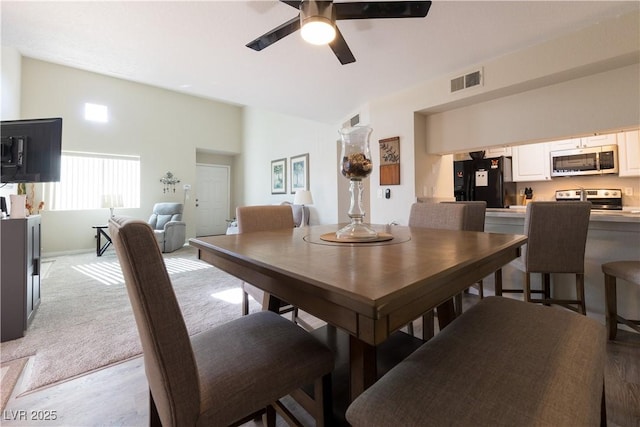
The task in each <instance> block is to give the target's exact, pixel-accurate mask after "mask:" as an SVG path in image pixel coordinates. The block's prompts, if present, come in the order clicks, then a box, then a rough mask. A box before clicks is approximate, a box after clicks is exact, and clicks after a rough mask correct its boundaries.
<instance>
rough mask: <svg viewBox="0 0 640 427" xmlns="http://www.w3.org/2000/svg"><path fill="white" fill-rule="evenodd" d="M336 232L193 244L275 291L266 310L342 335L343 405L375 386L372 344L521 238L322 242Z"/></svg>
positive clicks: (399, 230)
mask: <svg viewBox="0 0 640 427" xmlns="http://www.w3.org/2000/svg"><path fill="white" fill-rule="evenodd" d="M341 226H342V225H341V224H334V225H320V226H311V227H303V228H293V229H284V230H277V231H261V232H254V233H245V234H234V235H221V236H210V237H198V238H193V239H190V240H189V243H190V245H192V246H194V247H196V248H197V249H198V252H199V258H200V259H201V260H203V261H206V262H208V263H210V264H212V265H214V266H216V267H218V268H220V269H221V270H223V271H226V272H227V273H229V274H231V275H233V276H236V277H238V278H240V279H242V280H243V281H245V282H248V283H251V284H253V285H254V286H257V287H258V288H261V289H262V290H264V291H266V292H267V293H268V294H269V295H271V300H270V301H271V302H270V303H269V304H270V305H269V307H270V308H272V309H276V308H277V307H278V304H279V300H284V301H287V302H288V303H290V304H293V305H294V306H296V307H298V308H299V309H300V310H303V311H305V312H307V313H309V314H311V315H313V316H315V317H317V318H319V319H321V320H323V321H325V322H327V324H328V325H332V326H333V327H335V328H337V329H338V330H341V331H345V332H346V333H347V334H348V336H349V340H348V347H349V371H350V373H349V376H350V380H349V383H350V395H349V400H353V399H354V398H355V397H357V396H358V395H359V394H360V393H362V392H363V391H364V390H365V389H366V388H367V387H369V386H370V385H371V384H373V383H374V382H375V381H376V379H377V377H378V372H377V361H376V357H377V352H376V349H377V347H379V346H380V345H382V344H383V343H384V342H385V341H386V340H388V339H389V338H390V337H391V336H392V334H394V333H396V331H398V330H399V329H400V328H402V327H403V326H404V325H406V324H407V323H409V322H411V321H413V320H414V319H416V318H418V317H420V316H421V315H422V314H424V313H425V312H428V311H429V310H432V309H434V308H436V307H438V306H440V305H442V304H446V303H447V302H448V301H451V298H452V297H454V296H455V295H456V294H458V293H460V292H462V291H464V290H465V289H466V288H468V287H469V286H470V285H471V284H473V283H475V282H477V281H479V280H481V279H483V278H484V277H486V276H488V275H490V274H492V273H494V272H496V271H497V270H499V269H500V268H501V267H502V266H503V265H505V264H507V263H508V262H510V261H511V260H513V259H515V258H516V257H518V256H519V254H520V247H521V246H522V245H523V244H525V243H526V240H527V239H526V236H522V235H513V234H495V233H482V232H473V231H456V230H438V229H428V228H415V227H413V228H412V227H404V226H374V227H375V228H376V229H377V230H378V231H379V232H381V233H390V234H391V235H392V236H393V238H392V239H391V240H388V241H384V242H367V243H341V242H338V243H336V242H329V241H325V240H323V239H322V238H321V236H323V235H325V234H327V233H332V232H335V231H336V230H338V229H339V228H340V227H341ZM438 316H439V317H441V314H440V312H439V313H438ZM440 320H441V322H442V319H440ZM445 323H446V321H445ZM441 324H442V323H441Z"/></svg>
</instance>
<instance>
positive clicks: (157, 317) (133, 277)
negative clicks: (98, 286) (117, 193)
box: [109, 217, 334, 427]
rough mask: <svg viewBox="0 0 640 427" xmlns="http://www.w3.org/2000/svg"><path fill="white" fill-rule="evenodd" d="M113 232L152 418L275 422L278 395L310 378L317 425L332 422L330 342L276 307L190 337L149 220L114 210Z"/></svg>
mask: <svg viewBox="0 0 640 427" xmlns="http://www.w3.org/2000/svg"><path fill="white" fill-rule="evenodd" d="M109 232H110V234H111V237H112V239H113V243H114V245H115V249H116V254H117V256H118V259H119V261H120V266H121V268H122V272H123V274H124V277H125V284H126V288H127V293H128V294H129V299H130V301H131V306H132V308H133V313H134V316H135V320H136V325H137V327H138V333H139V335H140V340H141V342H142V352H143V357H144V367H145V373H146V376H147V380H148V382H149V390H150V396H149V397H150V425H153V426H160V425H161V426H164V427H167V426H227V425H237V424H240V423H241V422H245V421H249V420H251V419H252V418H254V417H256V416H258V415H259V414H261V413H266V414H267V424H268V425H274V424H275V411H280V410H282V407H281V406H280V405H281V404H280V402H279V399H280V398H282V397H284V396H286V395H289V394H292V393H296V390H298V389H299V388H300V387H302V386H305V385H307V384H312V383H315V389H314V396H315V399H314V405H313V407H312V412H313V413H312V415H313V416H314V417H315V418H316V422H317V424H318V425H324V424H325V423H329V422H330V419H329V417H330V416H331V375H330V373H331V371H332V370H333V365H334V359H333V354H332V352H331V351H330V350H329V349H328V348H327V347H325V346H324V345H323V344H321V343H320V342H319V341H318V340H316V339H315V338H314V337H312V336H311V335H309V333H307V332H305V331H304V330H303V329H301V328H299V327H298V326H296V325H294V324H293V323H291V322H289V321H288V320H286V319H284V318H282V317H281V316H279V315H277V314H276V313H273V312H271V311H263V312H259V313H255V314H252V315H249V316H242V317H240V318H238V319H235V320H231V321H229V322H228V323H225V324H223V325H221V326H218V327H215V328H213V329H209V330H207V331H205V332H202V333H199V334H196V335H194V336H192V337H190V336H189V335H188V332H187V328H186V325H185V322H184V318H183V317H182V313H181V311H180V306H179V305H178V301H177V299H176V296H175V293H174V291H173V287H172V284H171V280H170V278H169V275H168V273H167V270H166V267H165V264H164V260H163V258H162V254H161V252H160V250H159V248H158V247H157V245H156V242H155V238H154V235H153V231H152V229H151V227H150V226H149V224H147V223H145V222H143V221H140V220H134V219H128V218H124V217H115V218H112V219H111V220H110V221H109ZM230 338H233V339H230ZM292 354H295V355H296V357H291V355H292ZM285 409H286V408H285ZM283 413H284V414H285V416H287V417H288V416H290V414H289V413H288V412H287V411H286V410H283Z"/></svg>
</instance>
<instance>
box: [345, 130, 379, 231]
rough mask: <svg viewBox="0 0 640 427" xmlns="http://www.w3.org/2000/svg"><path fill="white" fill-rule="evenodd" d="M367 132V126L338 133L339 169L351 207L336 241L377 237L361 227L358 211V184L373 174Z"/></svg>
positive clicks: (360, 187) (361, 214)
mask: <svg viewBox="0 0 640 427" xmlns="http://www.w3.org/2000/svg"><path fill="white" fill-rule="evenodd" d="M372 130H373V129H371V128H370V127H368V126H354V127H351V128H343V129H341V130H340V138H341V139H342V153H341V156H340V159H341V161H340V164H339V168H340V171H341V173H342V175H343V176H344V177H345V178H347V179H348V180H349V181H350V185H349V193H350V196H351V204H350V206H349V212H348V215H349V218H350V219H351V223H350V224H349V225H347V226H346V227H343V228H341V229H340V230H338V231H337V232H336V237H337V238H338V239H340V240H356V241H357V240H374V239H377V238H378V233H377V232H376V231H375V230H374V229H372V228H371V227H370V226H369V225H367V224H365V223H364V217H365V211H364V208H363V207H362V192H363V191H364V185H363V183H362V180H363V179H365V178H367V177H368V176H369V175H370V174H371V171H372V170H373V162H372V161H371V151H370V149H369V137H370V136H371V131H372Z"/></svg>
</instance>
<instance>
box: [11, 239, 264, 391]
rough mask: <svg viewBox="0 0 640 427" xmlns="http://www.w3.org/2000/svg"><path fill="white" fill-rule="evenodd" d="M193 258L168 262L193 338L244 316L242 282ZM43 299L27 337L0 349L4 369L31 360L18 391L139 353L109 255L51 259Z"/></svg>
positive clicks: (190, 253) (182, 255) (192, 254)
mask: <svg viewBox="0 0 640 427" xmlns="http://www.w3.org/2000/svg"><path fill="white" fill-rule="evenodd" d="M196 253H197V252H196V250H195V249H193V248H190V247H185V248H182V249H180V250H178V251H176V252H174V253H172V254H168V255H166V256H165V262H166V264H167V267H168V270H169V271H170V277H171V281H172V283H173V286H174V290H175V292H176V297H177V299H178V302H179V304H180V308H181V309H182V313H183V315H184V318H185V323H186V326H187V330H188V332H189V334H190V335H193V334H196V333H198V332H201V331H204V330H206V329H208V328H210V327H213V326H216V325H219V324H222V323H224V322H227V321H229V320H231V319H234V318H237V317H239V316H240V315H241V308H240V307H241V304H240V295H241V294H240V292H241V290H240V285H241V282H240V280H239V279H236V278H234V277H233V276H230V275H228V274H226V273H224V272H223V271H221V270H218V269H217V268H215V267H211V266H210V265H208V264H206V263H203V262H201V261H199V260H197V258H196ZM41 293H42V300H41V304H40V308H39V309H38V311H37V313H36V316H35V318H34V320H33V322H32V323H31V325H30V326H29V329H28V330H27V333H26V335H25V336H24V337H23V338H20V339H17V340H13V341H8V342H5V343H2V344H1V345H0V362H1V363H3V364H4V363H5V362H7V361H11V360H15V359H19V358H23V357H26V356H32V360H31V362H30V366H29V369H27V370H26V371H25V376H24V378H23V381H22V384H21V391H22V392H23V393H24V392H28V391H32V390H35V389H37V388H40V387H43V386H46V385H49V384H53V383H56V382H59V381H62V380H65V379H69V378H72V377H76V376H78V375H81V374H83V373H86V372H89V371H93V370H96V369H99V368H102V367H105V366H108V365H111V364H114V363H117V362H120V361H123V360H126V359H129V358H131V357H134V356H136V355H139V354H141V352H142V348H141V345H140V340H139V338H138V333H137V329H136V325H135V321H134V317H133V311H132V309H131V305H130V303H129V299H128V296H127V292H126V289H125V286H124V283H123V281H122V276H121V273H120V271H119V265H118V263H117V258H116V257H115V254H114V253H113V251H108V252H107V253H105V255H104V256H102V257H100V258H96V256H95V253H93V254H83V255H74V256H62V257H58V258H56V259H55V262H53V263H52V264H51V265H50V267H49V269H48V271H47V273H46V277H43V278H42V291H41ZM252 303H254V302H252ZM255 308H256V307H255V306H254V307H252V310H253V309H255Z"/></svg>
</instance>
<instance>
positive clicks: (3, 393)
mask: <svg viewBox="0 0 640 427" xmlns="http://www.w3.org/2000/svg"><path fill="white" fill-rule="evenodd" d="M26 363H27V358H26V357H25V358H23V359H14V360H11V361H9V362H4V363H1V364H0V402H1V404H2V407H1V410H2V411H4V407H5V406H6V405H7V402H8V401H9V397H11V392H12V391H13V388H14V387H15V386H16V383H17V382H18V378H20V374H21V373H22V370H23V369H24V365H25V364H26Z"/></svg>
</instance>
